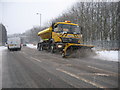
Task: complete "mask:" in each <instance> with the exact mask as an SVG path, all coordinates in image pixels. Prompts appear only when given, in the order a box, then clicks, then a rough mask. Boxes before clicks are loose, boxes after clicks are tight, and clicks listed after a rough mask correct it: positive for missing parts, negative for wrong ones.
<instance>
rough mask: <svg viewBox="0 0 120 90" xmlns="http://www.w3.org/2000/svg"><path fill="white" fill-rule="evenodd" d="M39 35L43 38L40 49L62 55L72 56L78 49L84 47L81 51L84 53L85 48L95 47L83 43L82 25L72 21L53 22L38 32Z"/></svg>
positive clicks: (39, 44) (38, 46)
mask: <svg viewBox="0 0 120 90" xmlns="http://www.w3.org/2000/svg"><path fill="white" fill-rule="evenodd" d="M38 36H40V38H41V39H40V42H39V43H38V45H37V49H38V50H39V51H43V50H48V51H50V52H51V53H57V52H60V53H61V54H62V57H67V56H70V55H71V54H72V53H75V52H74V51H76V50H78V49H82V51H81V52H80V53H83V51H84V50H85V49H89V50H91V48H93V47H94V46H93V45H84V44H83V42H82V33H81V27H80V26H78V24H74V23H71V22H70V21H65V22H56V23H53V24H52V26H51V27H49V28H47V29H45V30H42V31H40V32H38Z"/></svg>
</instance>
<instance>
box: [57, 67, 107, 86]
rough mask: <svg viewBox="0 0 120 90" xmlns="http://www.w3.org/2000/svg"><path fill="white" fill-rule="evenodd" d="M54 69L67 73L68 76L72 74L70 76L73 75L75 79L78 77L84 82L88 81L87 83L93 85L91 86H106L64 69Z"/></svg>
mask: <svg viewBox="0 0 120 90" xmlns="http://www.w3.org/2000/svg"><path fill="white" fill-rule="evenodd" d="M56 70H58V71H61V72H63V73H65V74H68V75H70V76H72V77H74V78H77V79H79V80H82V81H84V82H86V83H89V84H91V85H93V86H95V87H98V88H106V87H104V86H102V85H100V84H96V83H94V82H92V81H90V80H87V79H85V78H82V77H80V76H78V75H75V74H73V73H70V72H68V71H65V70H63V69H59V68H57V69H56Z"/></svg>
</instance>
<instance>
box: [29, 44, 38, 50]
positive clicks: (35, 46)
mask: <svg viewBox="0 0 120 90" xmlns="http://www.w3.org/2000/svg"><path fill="white" fill-rule="evenodd" d="M27 47H29V48H34V49H37V45H33V44H27Z"/></svg>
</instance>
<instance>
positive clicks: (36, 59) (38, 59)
mask: <svg viewBox="0 0 120 90" xmlns="http://www.w3.org/2000/svg"><path fill="white" fill-rule="evenodd" d="M30 58H31V59H34V60H36V61H38V62H42V61H40V60H39V59H36V58H34V57H30Z"/></svg>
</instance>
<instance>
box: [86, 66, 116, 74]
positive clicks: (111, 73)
mask: <svg viewBox="0 0 120 90" xmlns="http://www.w3.org/2000/svg"><path fill="white" fill-rule="evenodd" d="M88 67H89V68H93V69H96V70H100V71H104V72H108V73H111V74H115V75H116V74H117V73H114V72H111V71H106V70H103V69H100V68H97V67H93V66H88Z"/></svg>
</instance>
